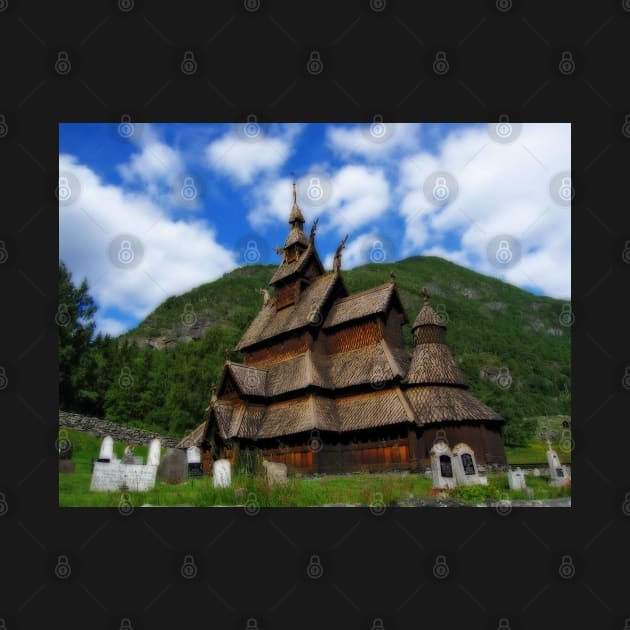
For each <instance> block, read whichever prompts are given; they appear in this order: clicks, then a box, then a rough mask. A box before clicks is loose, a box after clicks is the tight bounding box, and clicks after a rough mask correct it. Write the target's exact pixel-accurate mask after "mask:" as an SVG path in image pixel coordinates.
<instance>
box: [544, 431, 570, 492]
mask: <svg viewBox="0 0 630 630" xmlns="http://www.w3.org/2000/svg"><path fill="white" fill-rule="evenodd" d="M547 444H548V448H547V464H548V465H549V485H551V486H566V485H567V484H568V483H569V482H570V481H571V474H570V473H569V470H568V468H567V467H566V466H563V465H562V464H561V463H560V458H559V457H558V453H556V451H554V450H553V449H552V448H551V442H548V443H547Z"/></svg>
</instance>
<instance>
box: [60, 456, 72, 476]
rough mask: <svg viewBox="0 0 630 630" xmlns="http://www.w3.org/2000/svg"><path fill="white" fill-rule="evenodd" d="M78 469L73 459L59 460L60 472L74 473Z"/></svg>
mask: <svg viewBox="0 0 630 630" xmlns="http://www.w3.org/2000/svg"><path fill="white" fill-rule="evenodd" d="M75 470H76V467H75V465H74V462H73V461H72V460H71V459H60V460H59V472H60V473H73V472H74V471H75Z"/></svg>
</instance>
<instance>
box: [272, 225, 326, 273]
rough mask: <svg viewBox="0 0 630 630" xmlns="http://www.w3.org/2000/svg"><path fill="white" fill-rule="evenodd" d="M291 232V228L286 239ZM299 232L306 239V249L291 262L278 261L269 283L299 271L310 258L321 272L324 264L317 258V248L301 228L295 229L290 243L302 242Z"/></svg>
mask: <svg viewBox="0 0 630 630" xmlns="http://www.w3.org/2000/svg"><path fill="white" fill-rule="evenodd" d="M293 232H294V230H291V232H289V237H288V238H287V241H288V240H289V238H291V234H292V233H293ZM300 233H301V234H302V235H303V236H304V238H305V239H306V243H307V247H306V249H305V250H304V251H303V252H302V253H301V254H300V256H299V257H298V258H297V259H296V260H293V261H292V262H284V261H283V262H282V263H280V265H278V268H277V269H276V271H275V273H274V274H273V276H272V277H271V280H270V281H269V284H270V285H274V284H277V283H278V282H280V281H281V280H287V279H288V278H290V277H291V276H293V275H294V274H296V273H299V272H300V271H302V270H303V269H304V268H305V267H306V263H307V262H308V261H309V260H310V259H311V258H313V259H314V260H315V262H316V264H317V265H318V266H319V268H320V269H321V271H322V273H323V271H324V265H322V261H321V260H320V258H319V254H318V253H317V250H316V249H315V244H314V243H313V242H311V241H309V240H308V238H306V235H305V234H304V232H302V230H297V231H296V233H295V234H294V236H295V240H294V241H292V243H296V242H302V241H301V236H300ZM285 247H289V245H287V244H286V243H285Z"/></svg>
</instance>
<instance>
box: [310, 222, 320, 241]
mask: <svg viewBox="0 0 630 630" xmlns="http://www.w3.org/2000/svg"><path fill="white" fill-rule="evenodd" d="M318 221H319V217H318V218H317V219H315V221H313V225H311V233H310V234H309V237H308V238H309V240H310V241H313V240H314V239H315V232H316V231H317V222H318Z"/></svg>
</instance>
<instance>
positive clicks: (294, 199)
mask: <svg viewBox="0 0 630 630" xmlns="http://www.w3.org/2000/svg"><path fill="white" fill-rule="evenodd" d="M291 177H292V179H293V205H295V204H296V203H297V191H296V190H295V173H294V172H293V171H291Z"/></svg>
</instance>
